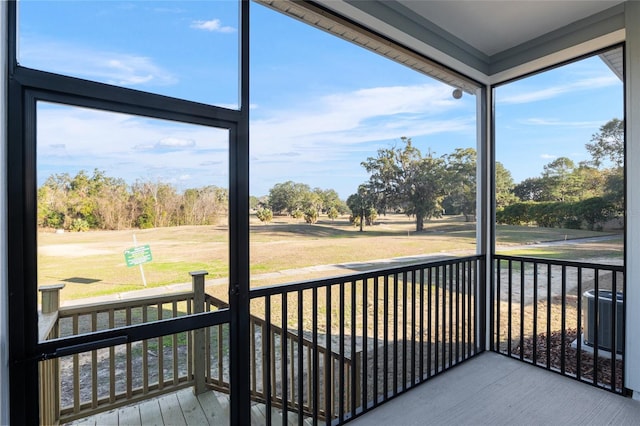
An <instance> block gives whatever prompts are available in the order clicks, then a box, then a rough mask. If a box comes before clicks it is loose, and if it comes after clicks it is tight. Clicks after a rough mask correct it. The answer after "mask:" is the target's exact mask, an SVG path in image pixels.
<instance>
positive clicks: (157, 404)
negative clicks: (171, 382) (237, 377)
mask: <svg viewBox="0 0 640 426" xmlns="http://www.w3.org/2000/svg"><path fill="white" fill-rule="evenodd" d="M265 409H266V407H265V406H264V404H254V405H252V406H251V424H252V425H258V426H260V425H266V414H265ZM271 418H272V423H273V424H277V425H281V424H282V415H281V413H280V410H278V409H276V408H274V409H272V411H271ZM288 423H289V425H291V426H294V425H297V424H298V417H297V415H296V414H295V413H288ZM228 424H230V421H229V397H228V395H225V394H221V393H217V392H213V391H212V392H205V393H203V394H201V395H198V396H195V395H194V394H193V392H192V390H191V389H190V388H189V389H183V390H181V391H178V392H175V393H170V394H167V395H164V396H161V397H158V398H154V399H150V400H148V401H145V402H143V403H140V404H134V405H129V406H126V407H122V408H119V409H114V410H111V411H107V412H105V413H101V414H98V415H95V416H91V417H87V418H85V419H82V420H78V421H76V422H72V423H70V425H87V426H88V425H94V426H106V425H108V426H123V425H131V426H153V425H156V426H161V425H167V426H188V425H189V426H190V425H193V426H204V425H212V426H213V425H215V426H223V425H228ZM305 424H306V425H311V424H312V423H311V422H310V419H305Z"/></svg>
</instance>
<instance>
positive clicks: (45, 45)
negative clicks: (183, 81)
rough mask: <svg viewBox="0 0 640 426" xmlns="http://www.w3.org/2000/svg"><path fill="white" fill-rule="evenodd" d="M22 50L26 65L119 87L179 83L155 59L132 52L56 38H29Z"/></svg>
mask: <svg viewBox="0 0 640 426" xmlns="http://www.w3.org/2000/svg"><path fill="white" fill-rule="evenodd" d="M22 45H23V46H27V47H26V48H24V49H21V50H20V55H19V56H20V62H21V63H22V64H23V65H26V66H29V67H33V68H39V69H43V70H47V71H53V72H57V73H61V74H67V75H72V76H77V77H81V78H86V79H90V80H96V81H100V82H104V83H108V84H115V85H119V86H140V85H156V86H166V85H172V84H175V83H176V82H177V78H176V77H175V76H174V75H173V74H172V73H171V72H169V71H168V70H165V69H164V68H162V67H161V66H159V65H157V64H156V63H155V62H154V60H153V59H152V58H149V57H146V56H143V55H139V54H135V53H128V52H116V51H107V50H99V49H95V48H91V47H87V46H81V45H77V44H71V43H63V42H56V41H50V40H48V41H36V40H28V41H27V42H24V43H22Z"/></svg>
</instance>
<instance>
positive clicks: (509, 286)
mask: <svg viewBox="0 0 640 426" xmlns="http://www.w3.org/2000/svg"><path fill="white" fill-rule="evenodd" d="M508 271H509V279H508V281H507V283H508V284H507V289H508V292H509V297H508V299H509V300H508V302H507V303H508V304H507V316H508V320H507V354H509V356H511V326H512V324H511V323H512V307H511V302H512V297H511V296H512V294H513V264H512V262H511V260H509V266H508Z"/></svg>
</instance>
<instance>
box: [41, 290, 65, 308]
mask: <svg viewBox="0 0 640 426" xmlns="http://www.w3.org/2000/svg"><path fill="white" fill-rule="evenodd" d="M63 288H64V284H53V285H44V286H42V287H40V288H39V289H38V290H40V293H41V294H42V303H41V306H42V308H41V311H42V313H43V314H51V313H54V312H58V309H59V308H60V290H62V289H63Z"/></svg>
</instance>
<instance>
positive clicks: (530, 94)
mask: <svg viewBox="0 0 640 426" xmlns="http://www.w3.org/2000/svg"><path fill="white" fill-rule="evenodd" d="M616 84H620V79H618V77H616V76H615V75H613V74H611V75H601V76H596V77H590V78H584V79H580V80H577V81H574V82H573V83H567V84H562V85H558V86H551V87H546V88H543V89H539V90H531V91H527V92H515V93H508V92H507V95H506V96H503V97H500V96H498V97H497V99H496V102H497V103H499V104H524V103H529V102H537V101H543V100H547V99H553V98H555V97H558V96H560V95H562V94H564V93H569V92H576V91H580V90H590V89H597V88H601V87H609V86H613V85H616Z"/></svg>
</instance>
